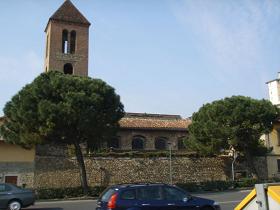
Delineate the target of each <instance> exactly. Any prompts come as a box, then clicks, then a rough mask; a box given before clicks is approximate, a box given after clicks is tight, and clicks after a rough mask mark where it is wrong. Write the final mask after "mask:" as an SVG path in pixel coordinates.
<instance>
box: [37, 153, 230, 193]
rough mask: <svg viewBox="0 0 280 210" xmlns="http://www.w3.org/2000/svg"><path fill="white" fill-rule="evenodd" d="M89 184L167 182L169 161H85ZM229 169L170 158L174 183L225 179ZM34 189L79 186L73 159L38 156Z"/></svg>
mask: <svg viewBox="0 0 280 210" xmlns="http://www.w3.org/2000/svg"><path fill="white" fill-rule="evenodd" d="M85 163H86V168H87V174H88V180H89V185H91V186H94V185H111V184H117V183H135V182H165V183H168V182H169V175H170V174H169V159H168V158H86V159H85ZM228 166H230V165H229V164H228V163H227V160H226V159H224V158H187V157H180V158H175V157H174V158H173V160H172V175H173V182H174V183H185V182H197V181H210V180H226V179H228V177H229V174H230V168H229V167H228ZM35 168H36V170H35V179H34V185H35V187H36V188H50V187H57V188H58V187H74V186H80V179H79V170H78V167H77V162H76V159H75V158H66V157H50V156H49V157H47V156H44V157H43V156H37V157H36V161H35Z"/></svg>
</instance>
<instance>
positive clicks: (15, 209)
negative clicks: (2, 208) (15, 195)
mask: <svg viewBox="0 0 280 210" xmlns="http://www.w3.org/2000/svg"><path fill="white" fill-rule="evenodd" d="M20 209H21V203H20V202H19V201H11V202H10V203H9V210H20Z"/></svg>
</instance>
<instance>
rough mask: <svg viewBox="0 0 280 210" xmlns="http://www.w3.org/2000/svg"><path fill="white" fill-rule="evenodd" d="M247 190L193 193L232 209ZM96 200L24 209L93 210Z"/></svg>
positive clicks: (52, 203) (50, 203)
mask: <svg viewBox="0 0 280 210" xmlns="http://www.w3.org/2000/svg"><path fill="white" fill-rule="evenodd" d="M249 192H250V191H249V190H245V191H230V192H217V193H202V194H201V193H200V194H193V195H194V196H200V197H204V198H209V199H212V200H215V201H217V202H219V203H220V205H221V207H222V210H233V209H234V207H235V206H236V205H237V204H238V203H239V202H240V201H241V200H242V199H243V198H244V197H245V196H246V195H247V194H249ZM95 207H96V201H94V200H76V201H52V202H37V203H36V205H35V206H32V207H29V208H27V209H26V210H95Z"/></svg>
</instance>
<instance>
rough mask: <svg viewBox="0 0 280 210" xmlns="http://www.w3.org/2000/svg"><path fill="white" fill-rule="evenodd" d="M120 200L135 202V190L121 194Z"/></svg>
mask: <svg viewBox="0 0 280 210" xmlns="http://www.w3.org/2000/svg"><path fill="white" fill-rule="evenodd" d="M121 199H122V200H135V199H136V191H135V189H132V190H126V191H124V192H123V193H122V194H121Z"/></svg>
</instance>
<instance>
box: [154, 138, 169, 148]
mask: <svg viewBox="0 0 280 210" xmlns="http://www.w3.org/2000/svg"><path fill="white" fill-rule="evenodd" d="M166 144H167V138H164V137H157V138H156V140H155V149H158V150H165V149H166Z"/></svg>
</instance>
